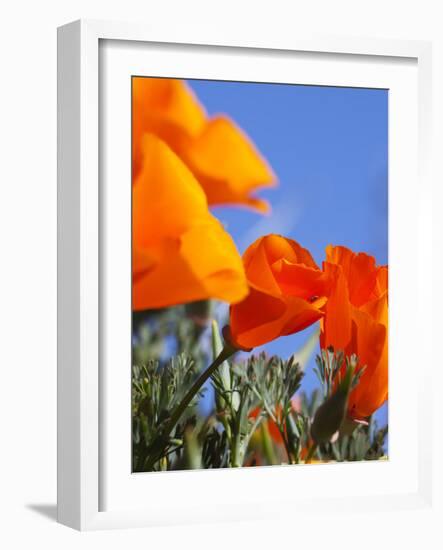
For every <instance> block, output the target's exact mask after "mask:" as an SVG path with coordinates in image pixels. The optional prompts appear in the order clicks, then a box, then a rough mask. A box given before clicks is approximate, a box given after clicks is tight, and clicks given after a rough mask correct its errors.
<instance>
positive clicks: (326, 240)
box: [188, 80, 388, 422]
mask: <svg viewBox="0 0 443 550" xmlns="http://www.w3.org/2000/svg"><path fill="white" fill-rule="evenodd" d="M188 83H189V85H190V86H191V87H192V89H193V90H194V91H195V92H196V94H197V96H198V98H199V99H200V101H201V102H202V103H203V105H204V106H205V108H206V109H207V111H208V113H209V114H210V115H212V114H216V113H225V114H228V115H229V116H231V117H232V118H233V119H234V120H235V122H236V123H237V124H238V125H239V126H240V127H241V128H243V130H245V131H246V133H247V134H248V135H249V136H250V137H251V138H252V140H253V141H254V143H255V144H256V146H257V147H258V149H259V150H260V152H261V153H262V154H263V155H264V156H265V157H266V159H267V160H268V162H269V163H270V165H271V166H272V168H273V170H274V172H275V173H276V175H277V177H278V180H279V185H278V187H276V188H273V189H268V190H265V191H263V192H261V193H260V195H261V196H263V197H266V198H267V199H268V200H269V201H270V203H271V205H272V212H271V214H270V215H269V216H263V215H260V214H256V213H254V212H252V211H248V210H246V209H241V208H234V207H233V208H224V207H223V208H221V207H218V208H214V209H213V212H214V214H215V215H216V216H217V217H218V218H219V219H220V220H221V221H222V222H223V223H224V224H225V226H226V228H227V229H228V231H229V232H230V234H231V235H232V237H233V238H234V240H235V242H236V244H237V246H238V247H239V249H240V252H243V251H244V249H245V248H246V247H247V246H248V245H249V244H250V243H251V242H253V241H254V240H255V239H256V238H257V237H259V236H261V235H263V234H266V233H280V234H283V235H285V236H287V237H291V238H294V239H295V240H297V241H298V242H299V243H300V244H301V245H303V246H304V247H306V248H308V249H309V250H310V251H311V253H312V255H313V256H314V258H315V260H316V261H317V262H318V264H319V265H321V262H322V260H323V258H324V249H325V247H326V246H327V245H328V244H340V245H346V246H348V247H350V248H352V249H353V250H355V251H365V252H367V253H369V254H372V255H374V256H375V258H376V260H377V262H378V263H380V264H386V263H388V215H387V211H388V198H387V189H388V92H387V91H386V90H376V89H358V88H333V87H319V86H299V85H287V84H254V83H239V82H220V81H199V80H192V81H188ZM311 330H312V329H311ZM309 332H310V331H309V330H306V331H304V332H302V333H299V334H295V335H292V336H288V337H284V338H279V339H278V340H276V341H274V342H271V343H269V344H267V345H266V346H263V348H264V349H266V350H267V351H268V352H269V353H277V354H279V355H281V356H283V357H287V356H289V355H291V354H292V353H294V352H295V351H296V350H297V349H298V348H299V347H300V346H301V345H302V343H303V342H304V341H305V340H306V338H307V336H308V335H309ZM312 368H313V360H312V361H311V362H310V363H309V364H308V365H307V367H306V375H305V379H304V383H303V386H304V388H305V389H307V390H311V389H312V388H313V387H314V385H317V380H316V378H315V375H314V374H313V371H312ZM377 417H378V418H379V420H380V421H381V422H385V421H386V418H387V407H383V408H382V409H381V410H380V411H379V413H378V414H377Z"/></svg>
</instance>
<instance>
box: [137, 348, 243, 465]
mask: <svg viewBox="0 0 443 550" xmlns="http://www.w3.org/2000/svg"><path fill="white" fill-rule="evenodd" d="M236 351H238V350H237V348H234V347H232V346H231V345H230V344H228V343H226V344H225V346H224V348H223V349H222V350H221V352H220V353H219V355H218V357H216V359H215V360H214V362H213V363H212V364H211V365H209V367H208V368H207V369H206V370H205V371H204V372H202V373H201V374H200V376H199V377H198V378H197V380H196V381H195V382H194V384H193V385H192V386H191V388H190V390H189V391H188V393H187V394H186V395H185V397H184V398H183V400H182V401H181V403H179V405H178V406H177V408H176V409H175V411H174V412H173V413H172V415H171V418H170V419H169V421H168V423H167V424H166V426H165V429H164V430H162V433H161V437H162V439H166V438H168V437H169V435H170V434H171V432H172V430H173V429H174V428H175V426H176V425H177V423H178V421H179V420H180V417H181V416H182V414H183V413H184V412H185V410H186V409H187V408H188V406H189V404H190V403H191V401H192V400H193V399H194V397H195V395H196V394H197V392H198V391H199V390H200V388H201V387H202V386H203V384H204V383H205V382H206V380H208V378H209V377H210V376H211V375H212V374H213V373H214V372H215V371H216V370H217V368H218V367H219V366H220V365H221V364H222V363H223V362H224V361H226V360H227V359H229V357H231V356H232V355H234V353H235V352H236ZM159 458H160V457H159V456H158V455H157V454H153V455H152V456H151V457H149V458H148V460H147V462H146V463H145V468H144V470H145V471H146V470H147V471H150V470H151V469H152V467H153V466H154V464H155V463H156V462H157V460H158V459H159Z"/></svg>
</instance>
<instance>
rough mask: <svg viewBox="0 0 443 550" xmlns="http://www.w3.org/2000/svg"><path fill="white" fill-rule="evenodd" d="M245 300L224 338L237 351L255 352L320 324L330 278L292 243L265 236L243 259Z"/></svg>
mask: <svg viewBox="0 0 443 550" xmlns="http://www.w3.org/2000/svg"><path fill="white" fill-rule="evenodd" d="M243 265H244V267H245V271H246V277H247V280H248V284H249V287H250V292H249V294H248V296H247V297H246V298H245V299H244V300H243V301H241V302H240V303H238V304H235V305H233V306H232V307H231V310H230V327H229V330H228V331H227V332H228V334H226V337H227V339H228V340H230V341H231V343H232V344H233V345H235V346H237V347H238V348H244V349H248V348H253V347H255V346H260V345H262V344H265V343H266V342H270V341H271V340H274V339H275V338H278V337H279V336H285V335H288V334H293V333H294V332H298V331H300V330H303V329H304V328H306V327H308V326H309V325H312V324H313V323H315V322H316V321H318V320H319V319H320V318H321V317H322V316H323V313H322V307H323V306H324V304H325V302H326V295H327V291H328V279H327V277H326V276H325V274H324V273H323V272H322V271H321V270H320V269H319V267H318V266H317V264H316V263H315V262H314V260H313V258H312V256H311V254H310V253H309V252H308V251H307V250H306V249H305V248H302V247H301V246H300V245H299V244H298V243H297V242H296V241H293V240H291V239H286V238H284V237H281V236H279V235H267V236H265V237H261V238H259V239H258V240H257V241H255V242H254V243H253V244H252V245H251V246H250V247H249V248H248V249H247V250H246V252H245V253H244V255H243Z"/></svg>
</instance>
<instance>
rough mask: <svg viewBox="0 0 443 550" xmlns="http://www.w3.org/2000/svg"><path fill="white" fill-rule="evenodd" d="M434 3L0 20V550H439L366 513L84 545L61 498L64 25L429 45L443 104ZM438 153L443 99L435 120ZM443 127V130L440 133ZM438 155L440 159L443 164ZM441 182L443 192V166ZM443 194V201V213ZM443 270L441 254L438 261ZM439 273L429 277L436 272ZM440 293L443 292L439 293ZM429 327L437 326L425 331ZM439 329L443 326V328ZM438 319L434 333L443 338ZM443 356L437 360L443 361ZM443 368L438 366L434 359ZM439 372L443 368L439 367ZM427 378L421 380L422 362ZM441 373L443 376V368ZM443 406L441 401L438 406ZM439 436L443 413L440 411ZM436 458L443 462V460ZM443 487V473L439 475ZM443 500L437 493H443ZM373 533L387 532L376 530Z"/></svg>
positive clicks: (119, 6)
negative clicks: (334, 547) (60, 77)
mask: <svg viewBox="0 0 443 550" xmlns="http://www.w3.org/2000/svg"><path fill="white" fill-rule="evenodd" d="M439 4H441V2H439V1H438V0H435V1H426V0H421V1H413V2H408V1H407V0H403V1H397V0H390V1H389V2H388V1H387V0H383V1H380V0H371V1H370V2H369V1H365V2H355V1H349V0H346V1H345V0H323V1H311V2H307V1H306V0H303V1H299V0H289V1H288V2H284V1H278V0H273V1H272V2H270V1H266V2H259V1H258V0H255V1H249V0H243V1H242V2H240V1H239V0H234V1H230V0H224V1H223V2H220V5H219V7H217V4H216V3H215V2H209V1H207V0H206V1H196V0H195V1H193V0H186V1H183V0H175V1H167V0H163V1H162V2H158V1H155V2H154V1H152V0H142V1H134V0H124V1H122V0H120V1H119V2H116V1H111V0H107V1H105V0H102V1H100V0H88V1H81V0H78V1H76V2H73V1H64V2H63V1H59V2H58V3H53V2H50V1H49V0H39V1H38V2H31V1H27V2H23V1H22V2H21V1H16V2H15V3H14V4H12V3H10V4H8V8H7V10H6V9H3V10H2V25H1V32H0V40H1V48H0V52H1V54H0V55H1V61H2V62H1V65H0V67H1V77H2V84H1V86H0V99H1V101H0V109H1V112H0V132H1V144H0V145H1V149H0V150H1V153H2V154H1V156H0V158H1V161H0V171H1V177H0V189H1V197H0V236H1V237H0V239H1V240H0V243H1V260H2V261H1V269H0V321H1V327H0V369H1V374H2V377H1V382H0V418H1V420H0V427H1V432H0V433H1V436H2V437H1V443H0V448H1V452H0V476H1V480H0V499H1V505H0V506H1V510H0V514H1V515H0V518H1V519H0V525H1V528H0V545H1V546H2V547H3V548H7V549H9V548H12V549H15V548H22V547H25V546H32V547H34V548H35V547H36V548H64V549H65V548H66V549H69V548H96V547H97V545H99V544H100V545H106V547H107V548H122V547H123V546H124V547H125V548H128V550H129V549H130V548H131V547H142V548H157V547H161V548H162V550H163V549H169V548H177V547H180V549H183V548H188V547H189V548H191V547H192V548H204V547H208V548H211V550H213V549H217V548H234V549H237V548H241V547H242V546H243V545H245V546H247V547H248V548H249V547H253V548H280V547H282V546H288V545H290V546H292V545H293V546H294V547H305V546H308V545H309V547H310V548H317V547H318V548H320V547H321V546H323V545H324V544H326V541H327V540H330V539H331V538H332V539H339V540H341V541H342V548H344V549H346V548H355V549H360V548H361V549H366V548H368V549H369V548H374V547H375V546H378V547H379V548H391V547H392V548H394V545H395V546H400V545H401V547H402V548H408V547H411V548H413V547H416V548H419V547H427V548H429V549H433V548H438V547H441V546H440V545H441V544H442V541H441V536H442V535H441V530H440V535H439V537H440V541H439V543H440V544H439V543H438V542H437V540H436V538H435V537H436V536H437V530H434V529H433V528H432V526H431V525H430V523H429V521H428V519H427V516H423V515H422V514H418V513H413V512H402V513H398V514H397V515H395V516H394V515H393V516H392V520H391V522H390V523H389V525H388V524H387V523H386V522H383V521H382V520H383V518H381V517H377V516H373V517H371V518H369V519H368V518H366V517H363V516H359V515H358V510H356V513H355V514H354V515H353V517H350V518H349V522H352V523H355V522H358V521H361V522H362V538H361V539H360V540H358V541H357V540H348V541H347V539H346V522H343V521H342V520H339V518H337V517H335V518H334V515H333V514H331V518H330V519H329V520H325V518H324V517H322V520H321V525H318V524H316V522H315V521H314V519H312V521H307V520H306V518H304V521H303V524H302V525H301V524H300V522H298V521H297V518H296V517H295V516H294V521H293V522H291V524H290V525H288V524H280V523H278V522H275V521H272V522H271V521H269V522H268V523H266V522H265V523H263V522H261V523H260V524H251V523H243V524H240V523H239V524H235V525H230V526H229V527H225V528H222V527H221V526H220V525H219V526H211V525H206V526H201V527H186V528H185V527H177V528H172V529H171V528H169V529H167V530H166V529H164V528H158V529H155V530H151V531H149V532H148V531H146V530H133V531H120V532H99V533H84V534H79V533H77V532H74V531H70V530H69V529H67V528H65V527H62V526H59V525H57V524H55V523H54V522H53V521H51V520H50V519H48V517H47V515H50V516H52V517H54V516H55V495H56V486H55V481H56V476H55V469H56V456H55V453H56V446H55V433H56V417H55V410H56V378H55V374H56V27H57V26H58V25H61V24H63V23H66V22H68V21H71V20H73V19H77V18H79V17H85V18H99V19H102V18H106V19H117V20H118V19H120V20H129V21H139V22H140V21H146V22H151V23H152V20H153V19H157V18H161V19H163V20H166V21H169V22H170V24H171V28H174V27H178V26H180V27H181V26H182V25H187V26H188V27H189V28H190V29H192V28H193V27H194V28H197V27H199V26H204V28H205V29H206V30H207V33H208V36H210V34H211V28H218V29H219V28H223V27H224V28H226V29H227V32H229V29H231V28H233V29H235V30H236V32H240V31H241V30H242V29H245V32H247V28H248V27H249V26H251V25H254V26H257V27H260V28H261V29H262V30H263V33H264V35H266V34H271V33H278V32H280V31H279V29H283V30H285V31H286V32H289V31H293V32H294V33H296V32H297V29H303V30H304V31H305V32H306V29H309V28H312V30H313V32H323V33H326V34H338V33H344V34H348V35H365V36H373V37H377V36H380V37H398V38H404V39H411V38H416V39H433V40H434V41H435V42H434V44H435V52H434V54H435V59H434V71H435V72H434V75H435V83H434V93H435V95H436V97H437V95H439V96H440V97H443V32H442V27H443V23H442V21H443V17H442V14H441V13H439V12H438V6H439ZM434 114H435V120H436V123H437V124H439V126H440V128H438V127H437V128H436V133H437V134H438V135H437V139H438V141H437V142H436V145H438V147H439V148H440V149H441V147H442V139H441V138H442V128H443V125H442V111H441V101H440V102H439V103H438V104H436V110H435V111H434ZM437 124H436V126H437ZM440 156H441V155H440ZM435 178H436V179H438V180H439V181H441V182H443V174H442V170H441V166H437V167H436V174H435ZM441 198H442V197H441V196H440V201H439V204H440V205H441V204H442V203H441ZM434 207H435V214H436V215H435V217H434V223H435V224H436V225H435V227H436V236H435V243H434V246H435V247H436V248H437V249H439V250H443V232H441V231H440V232H439V233H438V234H437V224H438V228H439V229H441V227H442V226H441V219H440V218H441V213H440V212H439V210H438V204H437V201H436V200H435V199H434ZM439 259H441V255H440V256H439ZM433 267H434V270H433V274H431V272H430V273H429V277H430V280H431V277H432V278H433V281H434V299H435V305H436V307H435V310H436V312H437V311H442V310H443V307H442V306H443V300H442V296H441V295H439V294H438V290H439V286H440V285H439V284H438V282H439V281H443V271H442V265H441V263H440V262H439V263H438V264H437V263H436V264H435V265H434V266H433ZM429 269H431V266H429ZM440 284H441V283H440ZM423 322H428V323H429V324H430V326H431V325H432V322H431V320H430V319H428V320H423ZM438 323H440V324H439V325H438ZM438 326H439V327H440V329H441V328H442V327H441V321H440V320H439V317H438V316H437V314H436V316H435V320H434V323H433V327H434V333H433V334H432V333H431V332H430V335H429V337H430V338H431V337H433V338H435V340H436V341H439V340H441V336H439V331H438ZM439 355H440V357H441V353H440V354H439ZM437 361H438V359H437ZM440 362H441V360H440ZM417 367H418V375H419V365H418V366H417ZM442 368H443V365H442ZM437 397H439V396H438V395H437ZM435 418H436V422H435V424H434V431H435V433H437V432H440V433H441V431H442V427H441V423H440V421H439V420H438V419H439V418H440V419H441V418H443V414H442V407H441V405H439V404H438V403H437V404H436V408H435ZM439 451H440V452H439V454H438V455H437V456H436V459H437V460H436V461H437V462H439V464H440V465H441V464H443V460H442V454H441V451H442V449H441V448H440V449H439ZM436 479H437V481H438V482H440V483H441V476H439V475H438V476H437V477H436ZM440 494H441V493H440ZM377 522H380V523H381V524H382V525H383V529H382V532H381V533H380V532H378V529H377Z"/></svg>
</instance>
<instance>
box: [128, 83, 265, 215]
mask: <svg viewBox="0 0 443 550" xmlns="http://www.w3.org/2000/svg"><path fill="white" fill-rule="evenodd" d="M132 98H133V106H132V132H133V133H132V136H133V148H132V155H133V156H132V162H133V176H134V179H136V178H137V176H138V173H139V172H140V170H141V168H142V162H143V153H142V148H141V143H142V137H143V135H144V134H145V133H153V134H156V135H157V136H159V137H160V138H161V139H162V140H164V141H165V142H166V143H167V144H168V145H169V147H170V148H171V149H172V150H173V151H174V152H175V153H176V154H177V155H178V156H179V157H180V158H181V159H182V161H183V162H184V163H185V164H186V165H187V166H188V168H189V169H190V170H191V172H192V173H193V174H194V176H195V177H196V179H197V180H198V182H199V183H200V185H201V186H202V187H203V189H204V191H205V193H206V197H207V199H208V203H209V204H210V205H221V204H240V205H244V206H248V207H251V208H253V209H255V210H258V211H260V212H265V211H267V210H268V208H269V205H268V203H267V202H266V201H264V200H262V199H259V198H256V197H254V196H253V195H252V194H253V192H254V191H256V189H257V188H259V187H262V186H270V185H273V184H274V181H275V176H274V175H273V173H272V171H271V169H270V168H269V166H268V164H267V163H266V162H265V160H264V159H263V158H262V157H261V156H260V154H259V153H258V151H257V150H256V149H255V148H254V146H253V144H252V143H251V141H250V140H249V138H248V137H247V136H246V135H245V134H244V133H243V132H242V131H241V130H240V129H239V128H238V127H237V126H236V125H235V124H234V122H232V120H230V119H229V118H228V117H226V116H222V115H218V116H215V117H212V118H208V116H207V114H206V112H205V110H204V108H203V107H202V106H201V105H200V103H199V102H198V100H197V98H196V97H195V96H194V94H193V93H192V91H191V90H190V89H189V88H188V86H187V85H186V84H185V83H184V82H183V81H181V80H175V79H168V78H145V77H135V78H133V81H132Z"/></svg>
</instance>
